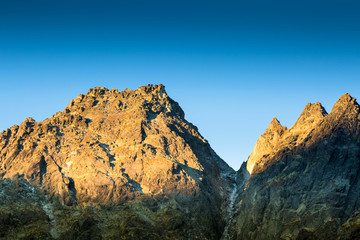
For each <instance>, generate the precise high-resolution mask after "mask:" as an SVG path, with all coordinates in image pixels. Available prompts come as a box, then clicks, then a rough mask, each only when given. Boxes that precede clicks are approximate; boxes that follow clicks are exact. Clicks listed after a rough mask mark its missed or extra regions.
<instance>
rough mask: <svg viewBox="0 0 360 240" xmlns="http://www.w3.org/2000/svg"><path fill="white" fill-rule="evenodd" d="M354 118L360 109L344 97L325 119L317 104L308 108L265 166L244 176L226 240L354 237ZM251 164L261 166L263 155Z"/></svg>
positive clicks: (359, 124)
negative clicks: (259, 163) (248, 176)
mask: <svg viewBox="0 0 360 240" xmlns="http://www.w3.org/2000/svg"><path fill="white" fill-rule="evenodd" d="M359 119H360V115H359V105H358V104H357V102H356V101H355V99H354V98H352V97H351V96H350V95H349V94H345V95H343V96H342V97H341V98H340V99H339V101H338V102H337V103H336V104H335V105H334V107H333V109H332V111H331V113H330V114H329V115H326V112H325V110H324V109H323V108H322V107H321V105H320V104H313V105H307V106H306V107H305V110H304V112H303V114H301V116H300V118H299V120H298V121H297V123H296V124H295V125H294V126H293V127H292V128H290V129H288V130H286V131H285V132H284V133H282V135H281V136H280V139H279V140H277V141H278V145H276V146H274V147H272V149H271V151H269V152H268V153H266V154H268V156H267V158H266V160H267V163H266V164H262V168H258V169H257V170H256V171H255V172H254V171H253V172H252V174H251V176H250V178H249V180H248V181H247V180H246V178H244V181H247V182H246V186H245V188H243V191H242V192H239V196H238V198H237V205H236V207H237V208H236V213H235V215H234V219H235V220H233V223H232V225H231V227H230V229H229V232H230V234H229V238H230V239H356V236H358V235H356V231H355V230H354V229H359V224H358V222H360V221H359V218H358V216H357V215H356V212H357V211H358V210H359V209H360V201H359V196H360V182H359V181H360V179H359V173H360V135H359V132H360V121H359ZM267 134H268V135H269V133H267ZM262 137H264V136H262ZM257 147H258V148H259V146H257ZM253 161H254V162H255V164H256V162H257V161H259V162H264V156H259V157H258V158H257V159H253ZM264 166H265V167H264ZM241 172H244V166H243V167H242V169H241ZM239 184H242V185H244V182H242V183H239ZM354 214H355V215H354ZM354 231H355V232H354ZM354 237H355V238H354Z"/></svg>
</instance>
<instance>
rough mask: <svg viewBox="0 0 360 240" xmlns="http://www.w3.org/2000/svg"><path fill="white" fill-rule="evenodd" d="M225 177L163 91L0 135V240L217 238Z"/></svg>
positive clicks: (80, 106) (101, 96)
mask: <svg viewBox="0 0 360 240" xmlns="http://www.w3.org/2000/svg"><path fill="white" fill-rule="evenodd" d="M234 175H235V172H234V171H233V170H232V169H231V168H230V167H229V166H228V165H227V164H226V163H225V162H224V161H223V160H222V159H221V158H220V157H219V156H218V155H217V154H216V153H215V152H214V150H213V149H211V147H210V145H209V143H208V142H207V141H206V140H205V139H204V138H203V137H202V136H201V135H200V133H199V132H198V129H197V128H196V127H195V126H194V125H192V124H191V123H189V122H188V121H186V120H185V118H184V112H183V110H182V109H181V108H180V106H179V104H178V103H177V102H175V101H173V100H172V99H171V98H170V97H169V96H168V95H167V93H166V91H165V88H164V86H163V85H155V86H153V85H148V86H144V87H140V88H139V89H137V90H135V91H133V90H128V89H127V90H125V91H122V92H119V91H118V90H117V89H112V90H108V89H106V88H100V87H97V88H93V89H90V90H89V92H88V93H87V94H85V95H82V94H80V95H79V96H78V97H76V98H75V99H74V100H72V101H71V102H70V103H69V105H68V106H67V107H66V108H65V109H64V110H63V111H62V112H58V113H56V114H55V115H54V116H52V117H50V118H48V119H46V120H44V121H42V122H36V121H35V120H34V119H32V118H28V119H26V120H25V121H24V122H23V123H21V124H20V125H19V126H17V125H15V126H13V127H11V128H9V129H7V130H5V131H3V132H2V133H1V134H0V176H1V179H2V181H1V182H0V184H1V189H0V238H1V239H219V238H220V236H221V235H222V232H223V229H224V226H225V221H226V220H227V205H228V203H229V201H230V200H229V192H230V191H231V188H230V186H231V185H232V184H233V178H234Z"/></svg>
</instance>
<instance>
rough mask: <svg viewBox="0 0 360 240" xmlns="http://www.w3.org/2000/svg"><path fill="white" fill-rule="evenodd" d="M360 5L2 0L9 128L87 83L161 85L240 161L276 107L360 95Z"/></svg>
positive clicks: (0, 52)
mask: <svg viewBox="0 0 360 240" xmlns="http://www.w3.org/2000/svg"><path fill="white" fill-rule="evenodd" d="M359 13H360V2H359V1H349V0H339V1H334V0H327V1H323V0H321V1H319V0H312V1H309V0H302V1H298V0H294V1H289V0H286V1H285V0H283V1H276V0H275V1H268V0H252V1H241V0H238V1H226V0H222V1H220V0H218V1H211V0H207V1H197V0H191V1H188V0H182V1H177V0H174V1H169V0H167V1H156V0H153V1H148V0H146V1H138V0H131V1H130V0H129V1H121V0H118V1H110V0H101V1H100V0H98V1H94V0H86V1H85V0H78V1H74V0H62V1H59V0H52V1H49V0H32V1H28V0H1V1H0V91H1V92H0V109H1V118H0V131H2V130H4V129H6V128H8V127H10V126H12V125H13V124H20V123H21V122H22V121H23V120H24V119H25V118H26V117H29V116H31V117H33V118H34V119H35V120H37V121H42V120H43V119H45V118H47V117H50V116H51V115H53V114H54V113H56V112H57V111H61V110H63V109H64V108H65V107H66V106H67V104H68V103H69V102H70V100H71V99H73V98H75V97H76V96H77V95H78V94H79V93H86V92H87V91H88V89H89V88H91V87H95V86H105V87H107V88H110V89H111V88H118V89H119V90H123V89H125V88H131V89H136V88H137V87H139V86H141V85H146V84H149V83H151V84H157V83H162V84H164V85H166V90H167V92H168V94H169V95H170V96H171V97H172V98H173V99H174V100H176V101H178V102H179V103H180V105H181V106H182V108H183V109H184V111H185V116H186V118H187V120H188V121H190V122H192V123H193V124H195V125H196V126H198V128H199V130H200V132H201V134H202V135H203V136H204V137H205V138H206V139H207V140H208V141H209V142H210V144H211V146H212V147H213V148H214V150H215V151H216V152H217V153H218V154H219V155H220V156H221V157H222V158H223V159H224V160H225V161H226V162H228V163H229V164H230V165H231V166H232V167H233V168H234V169H236V170H237V169H238V168H239V167H240V165H241V163H242V162H243V161H245V160H246V159H247V157H248V156H249V154H250V153H251V151H252V148H253V146H254V144H255V142H256V140H257V138H258V137H259V136H260V135H261V134H262V133H263V132H264V130H265V129H266V127H267V125H268V124H269V123H270V121H271V119H272V118H273V117H274V116H276V117H277V118H278V119H279V120H280V122H281V123H282V124H283V125H286V126H287V127H290V126H291V125H292V124H293V123H294V122H295V121H296V119H297V117H298V116H299V115H300V113H301V111H302V109H303V108H304V106H305V104H306V103H308V102H317V101H320V102H322V103H323V105H324V106H325V108H326V109H327V111H328V112H330V111H331V107H332V105H333V104H334V103H335V102H336V100H337V99H338V98H339V97H340V95H342V94H344V93H346V92H349V93H350V94H351V95H353V96H354V97H358V98H360V14H359Z"/></svg>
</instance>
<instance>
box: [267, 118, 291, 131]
mask: <svg viewBox="0 0 360 240" xmlns="http://www.w3.org/2000/svg"><path fill="white" fill-rule="evenodd" d="M286 129H287V128H286V127H285V126H283V125H281V123H280V122H279V120H278V119H277V118H276V117H273V119H272V120H271V122H270V124H269V126H268V127H267V129H266V130H265V133H264V134H268V133H271V132H277V133H278V134H279V135H282V134H283V133H284V131H285V130H286Z"/></svg>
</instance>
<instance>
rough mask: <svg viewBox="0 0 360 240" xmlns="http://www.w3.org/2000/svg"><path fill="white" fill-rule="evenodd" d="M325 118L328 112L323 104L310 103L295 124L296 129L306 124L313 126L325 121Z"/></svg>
mask: <svg viewBox="0 0 360 240" xmlns="http://www.w3.org/2000/svg"><path fill="white" fill-rule="evenodd" d="M325 116H327V112H326V110H325V108H324V107H323V106H322V105H321V103H319V102H317V103H308V104H306V106H305V108H304V110H303V111H302V113H301V114H300V117H299V118H298V120H297V121H296V123H295V124H294V127H298V126H299V125H304V124H312V123H313V122H317V121H320V120H322V119H324V117H325Z"/></svg>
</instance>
